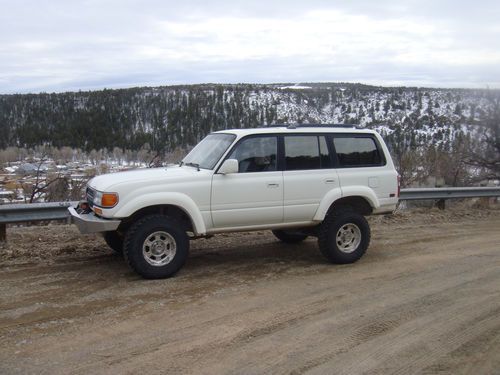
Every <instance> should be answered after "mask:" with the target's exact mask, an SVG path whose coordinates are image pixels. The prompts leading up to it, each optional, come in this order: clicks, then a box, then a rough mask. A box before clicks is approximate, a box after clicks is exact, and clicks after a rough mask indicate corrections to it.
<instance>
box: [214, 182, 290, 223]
mask: <svg viewBox="0 0 500 375" xmlns="http://www.w3.org/2000/svg"><path fill="white" fill-rule="evenodd" d="M211 210H212V219H213V224H214V228H217V227H219V228H225V227H238V226H248V225H259V224H260V225H266V224H279V223H282V222H283V172H254V173H233V174H228V175H221V174H215V175H214V176H213V179H212V206H211Z"/></svg>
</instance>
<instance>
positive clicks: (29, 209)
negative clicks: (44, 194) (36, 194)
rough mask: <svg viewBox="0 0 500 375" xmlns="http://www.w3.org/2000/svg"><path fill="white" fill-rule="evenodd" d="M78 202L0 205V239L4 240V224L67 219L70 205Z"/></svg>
mask: <svg viewBox="0 0 500 375" xmlns="http://www.w3.org/2000/svg"><path fill="white" fill-rule="evenodd" d="M77 203H78V202H50V203H31V204H30V203H19V204H4V205H0V241H5V240H6V225H7V224H13V223H27V222H33V221H50V220H68V219H69V212H68V207H69V206H70V205H72V206H76V205H77Z"/></svg>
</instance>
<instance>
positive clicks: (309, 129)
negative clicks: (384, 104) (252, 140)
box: [215, 126, 376, 137]
mask: <svg viewBox="0 0 500 375" xmlns="http://www.w3.org/2000/svg"><path fill="white" fill-rule="evenodd" d="M215 133H231V134H236V135H237V136H239V137H242V136H245V135H250V134H270V133H274V134H275V133H282V134H294V133H360V134H375V133H376V132H375V131H374V130H371V129H360V128H356V127H354V126H353V127H349V126H314V127H313V126H305V127H300V126H297V127H296V128H287V127H285V126H275V127H272V126H270V127H265V128H248V129H227V130H220V131H217V132H215Z"/></svg>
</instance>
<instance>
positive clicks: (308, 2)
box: [0, 0, 500, 93]
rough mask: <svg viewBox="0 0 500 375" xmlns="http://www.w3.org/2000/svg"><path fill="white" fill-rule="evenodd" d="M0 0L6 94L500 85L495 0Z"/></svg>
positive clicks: (0, 85) (0, 66) (499, 14)
mask: <svg viewBox="0 0 500 375" xmlns="http://www.w3.org/2000/svg"><path fill="white" fill-rule="evenodd" d="M0 5H1V8H0V9H1V12H0V93H26V92H40V91H46V92H53V91H56V92H60V91H69V90H89V89H102V88H118V87H131V86H145V85H148V86H158V85H170V84H184V83H206V82H216V83H219V82H220V83H239V82H255V83H273V82H336V81H348V82H363V83H368V84H380V85H391V86H394V85H406V86H433V87H436V86H437V87H480V88H484V87H487V86H489V87H500V1H499V0H491V1H489V0H477V1H470V0H469V1H462V0H456V1H451V0H433V1H432V0H418V1H417V0H415V1H414V0H398V1H393V0H360V1H356V0H350V1H349V0H344V1H334V0H329V1H322V0H301V1H295V0H292V1H277V0H266V1H260V0H251V1H250V0H249V1H238V0H227V1H226V0H215V1H209V0H205V1H203V0H191V1H190V0H177V1H170V0H164V1H161V0H158V1H147V0H143V1H132V0H111V1H106V0H99V1H98V0H88V1H77V0H75V1H70V0H65V1H59V0H54V1H42V0H0Z"/></svg>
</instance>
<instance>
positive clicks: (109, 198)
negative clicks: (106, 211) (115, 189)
mask: <svg viewBox="0 0 500 375" xmlns="http://www.w3.org/2000/svg"><path fill="white" fill-rule="evenodd" d="M117 203H118V194H116V193H103V194H102V200H101V206H102V207H108V208H110V207H114V206H116V204H117Z"/></svg>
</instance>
